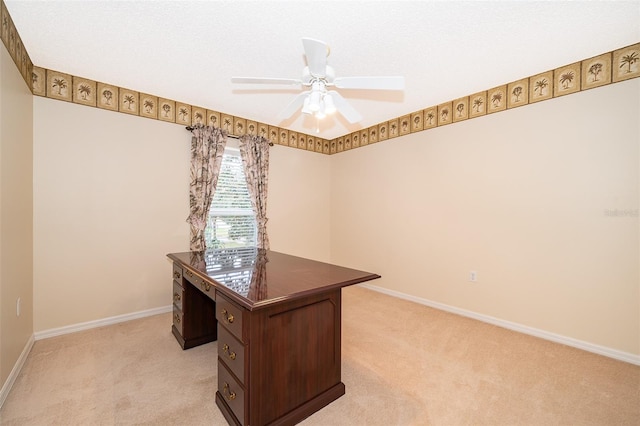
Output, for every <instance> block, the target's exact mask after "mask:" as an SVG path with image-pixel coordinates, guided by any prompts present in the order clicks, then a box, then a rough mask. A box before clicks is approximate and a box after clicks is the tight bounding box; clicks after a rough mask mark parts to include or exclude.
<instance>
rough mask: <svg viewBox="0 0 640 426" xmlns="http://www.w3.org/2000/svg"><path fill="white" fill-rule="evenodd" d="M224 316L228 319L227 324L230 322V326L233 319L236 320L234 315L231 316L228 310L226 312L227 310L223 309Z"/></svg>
mask: <svg viewBox="0 0 640 426" xmlns="http://www.w3.org/2000/svg"><path fill="white" fill-rule="evenodd" d="M222 315H224V317H225V318H226V319H227V322H228V323H229V324H231V323H232V322H233V319H234V318H233V314H230V313H229V312H227V310H226V309H223V310H222Z"/></svg>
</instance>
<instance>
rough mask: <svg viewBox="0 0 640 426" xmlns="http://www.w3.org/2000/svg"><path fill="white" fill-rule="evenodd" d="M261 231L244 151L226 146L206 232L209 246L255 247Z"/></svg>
mask: <svg viewBox="0 0 640 426" xmlns="http://www.w3.org/2000/svg"><path fill="white" fill-rule="evenodd" d="M257 233H258V230H257V226H256V215H255V213H254V212H253V209H252V208H251V198H250V197H249V190H248V189H247V181H246V179H245V177H244V170H243V169H242V158H241V157H240V151H239V150H238V149H236V148H225V150H224V154H223V156H222V165H221V166H220V174H219V176H218V185H217V187H216V191H215V193H214V195H213V200H212V201H211V208H210V209H209V220H208V222H207V227H206V229H205V232H204V238H205V243H206V246H207V248H214V249H217V248H233V247H246V246H255V245H256V241H257Z"/></svg>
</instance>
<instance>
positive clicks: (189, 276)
mask: <svg viewBox="0 0 640 426" xmlns="http://www.w3.org/2000/svg"><path fill="white" fill-rule="evenodd" d="M184 278H185V279H186V280H187V281H189V282H190V283H191V284H193V285H194V286H196V287H198V288H199V287H200V285H201V284H202V278H200V277H199V276H197V275H196V274H194V273H193V272H191V271H190V270H188V269H185V270H184Z"/></svg>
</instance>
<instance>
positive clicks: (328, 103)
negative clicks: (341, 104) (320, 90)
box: [323, 94, 337, 114]
mask: <svg viewBox="0 0 640 426" xmlns="http://www.w3.org/2000/svg"><path fill="white" fill-rule="evenodd" d="M323 101H324V112H325V113H327V114H334V113H335V112H336V111H337V109H336V106H335V104H334V103H333V98H332V97H331V95H329V94H327V95H324V99H323Z"/></svg>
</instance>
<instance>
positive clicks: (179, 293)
mask: <svg viewBox="0 0 640 426" xmlns="http://www.w3.org/2000/svg"><path fill="white" fill-rule="evenodd" d="M183 300H184V289H183V288H182V286H181V285H180V284H178V283H177V282H175V281H174V282H173V304H174V305H175V307H176V308H178V309H180V310H182V301H183Z"/></svg>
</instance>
